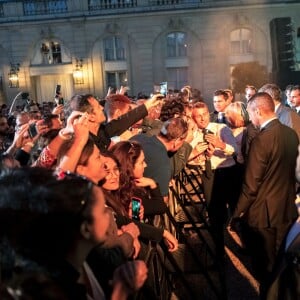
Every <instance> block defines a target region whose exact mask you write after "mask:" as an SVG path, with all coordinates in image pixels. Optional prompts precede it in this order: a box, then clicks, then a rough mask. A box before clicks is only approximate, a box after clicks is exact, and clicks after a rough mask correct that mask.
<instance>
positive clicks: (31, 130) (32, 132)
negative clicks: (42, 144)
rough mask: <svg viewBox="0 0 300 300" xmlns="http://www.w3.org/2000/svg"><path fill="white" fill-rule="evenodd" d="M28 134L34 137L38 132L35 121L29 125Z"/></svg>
mask: <svg viewBox="0 0 300 300" xmlns="http://www.w3.org/2000/svg"><path fill="white" fill-rule="evenodd" d="M28 134H29V136H30V137H31V138H34V137H35V136H36V135H37V134H38V132H37V130H36V127H35V123H33V124H30V125H29V128H28Z"/></svg>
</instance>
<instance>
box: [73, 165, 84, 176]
mask: <svg viewBox="0 0 300 300" xmlns="http://www.w3.org/2000/svg"><path fill="white" fill-rule="evenodd" d="M85 168H86V167H85V166H83V165H78V166H77V167H76V170H75V173H77V174H79V175H82V176H85Z"/></svg>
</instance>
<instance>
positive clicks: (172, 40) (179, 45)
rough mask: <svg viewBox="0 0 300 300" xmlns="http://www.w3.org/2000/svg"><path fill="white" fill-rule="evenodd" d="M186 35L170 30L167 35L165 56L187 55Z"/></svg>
mask: <svg viewBox="0 0 300 300" xmlns="http://www.w3.org/2000/svg"><path fill="white" fill-rule="evenodd" d="M186 40H187V37H186V34H185V33H184V32H172V33H169V34H168V35H167V57H184V56H186V55H187V50H186V49H187V41H186Z"/></svg>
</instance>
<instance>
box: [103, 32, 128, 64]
mask: <svg viewBox="0 0 300 300" xmlns="http://www.w3.org/2000/svg"><path fill="white" fill-rule="evenodd" d="M104 59H105V61H112V60H125V48H124V43H123V39H122V38H121V37H118V36H112V37H108V38H106V39H104Z"/></svg>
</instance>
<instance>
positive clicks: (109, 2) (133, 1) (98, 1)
mask: <svg viewBox="0 0 300 300" xmlns="http://www.w3.org/2000/svg"><path fill="white" fill-rule="evenodd" d="M136 6H137V0H89V4H88V7H89V10H99V9H114V8H130V7H136Z"/></svg>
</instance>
